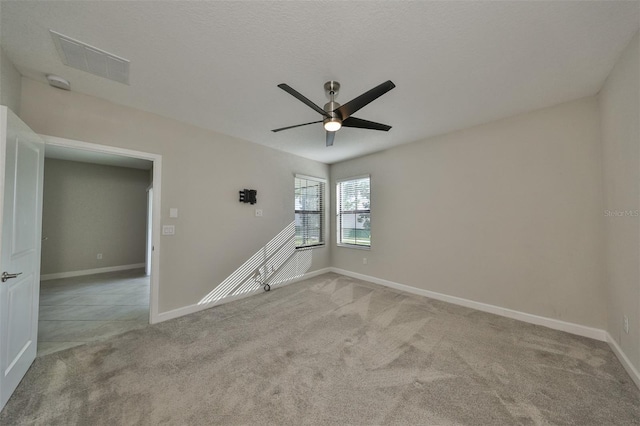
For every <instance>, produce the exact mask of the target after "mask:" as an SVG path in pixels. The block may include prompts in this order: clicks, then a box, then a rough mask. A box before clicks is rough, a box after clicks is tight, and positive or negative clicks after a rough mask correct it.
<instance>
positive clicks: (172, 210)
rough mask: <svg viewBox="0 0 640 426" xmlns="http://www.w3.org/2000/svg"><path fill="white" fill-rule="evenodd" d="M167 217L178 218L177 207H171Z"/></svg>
mask: <svg viewBox="0 0 640 426" xmlns="http://www.w3.org/2000/svg"><path fill="white" fill-rule="evenodd" d="M169 217H170V218H173V219H175V218H176V217H178V208H177V207H171V208H170V209H169Z"/></svg>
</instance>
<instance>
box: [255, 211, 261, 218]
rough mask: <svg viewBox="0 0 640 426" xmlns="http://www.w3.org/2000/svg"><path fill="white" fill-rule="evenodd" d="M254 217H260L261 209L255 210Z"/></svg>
mask: <svg viewBox="0 0 640 426" xmlns="http://www.w3.org/2000/svg"><path fill="white" fill-rule="evenodd" d="M256 217H262V209H256Z"/></svg>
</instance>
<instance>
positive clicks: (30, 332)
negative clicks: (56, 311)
mask: <svg viewBox="0 0 640 426" xmlns="http://www.w3.org/2000/svg"><path fill="white" fill-rule="evenodd" d="M43 171H44V142H43V141H42V139H40V137H38V135H36V134H35V133H34V132H33V131H32V130H31V129H29V127H27V125H26V124H24V123H23V122H22V121H21V120H20V119H19V118H18V117H16V115H15V114H13V112H11V110H9V109H8V108H7V107H5V106H0V201H2V200H3V204H2V208H1V209H0V241H1V244H0V274H2V275H0V409H2V408H3V407H4V405H5V404H6V403H7V400H8V399H9V397H10V396H11V394H12V393H13V391H14V390H15V388H16V387H17V386H18V383H20V380H22V377H23V376H24V375H25V373H26V372H27V370H28V369H29V366H31V363H32V362H33V360H34V359H35V357H36V345H37V341H38V296H39V292H40V244H41V241H40V238H41V234H42V228H41V227H42V183H43Z"/></svg>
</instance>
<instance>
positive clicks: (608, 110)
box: [599, 34, 640, 369]
mask: <svg viewBox="0 0 640 426" xmlns="http://www.w3.org/2000/svg"><path fill="white" fill-rule="evenodd" d="M638 49H639V45H638V35H637V34H636V36H635V37H634V39H633V40H632V41H631V43H630V44H629V46H628V47H627V48H626V50H625V51H624V53H623V55H622V56H621V57H620V59H619V60H618V62H617V64H616V66H615V68H614V69H613V71H612V72H611V74H610V75H609V77H608V78H607V81H606V82H605V85H604V87H603V89H602V90H601V92H600V95H599V102H600V116H601V127H602V147H603V150H602V155H603V177H604V195H605V197H604V200H605V201H604V212H603V216H604V223H605V229H606V262H607V278H606V282H607V291H608V299H607V308H608V309H607V312H608V321H607V331H609V333H610V334H611V336H612V337H613V338H614V339H615V340H616V342H618V344H619V345H620V347H621V348H622V350H623V351H624V352H625V354H626V355H627V357H628V358H629V359H630V360H631V362H632V364H633V365H634V366H635V367H636V369H640V271H639V267H640V266H639V264H640V225H639V224H640V221H639V218H638V209H640V184H639V182H640V173H639V170H640V149H639V145H640V130H639V123H638V122H639V121H640V107H639V102H640V101H639V100H640V84H639V81H638V80H639V79H640V70H639V67H638V61H640V58H639V55H638ZM623 315H626V316H627V317H628V318H629V328H630V332H629V334H626V333H625V332H624V331H623Z"/></svg>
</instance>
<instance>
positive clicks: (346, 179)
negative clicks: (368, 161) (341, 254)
mask: <svg viewBox="0 0 640 426" xmlns="http://www.w3.org/2000/svg"><path fill="white" fill-rule="evenodd" d="M365 178H368V179H369V200H371V194H372V191H371V174H366V175H358V176H349V177H346V178H340V179H336V180H335V185H334V187H335V188H336V189H335V191H336V212H335V219H336V220H335V224H336V233H335V235H336V247H341V248H350V249H355V250H365V251H370V250H371V247H372V246H373V244H372V243H369V245H368V246H360V245H357V244H345V243H341V242H340V224H339V223H338V222H339V218H340V200H339V199H338V195H339V194H338V188H337V187H338V184H339V183H342V182H347V181H350V180H358V179H365ZM369 212H371V209H369ZM369 214H371V213H369Z"/></svg>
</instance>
